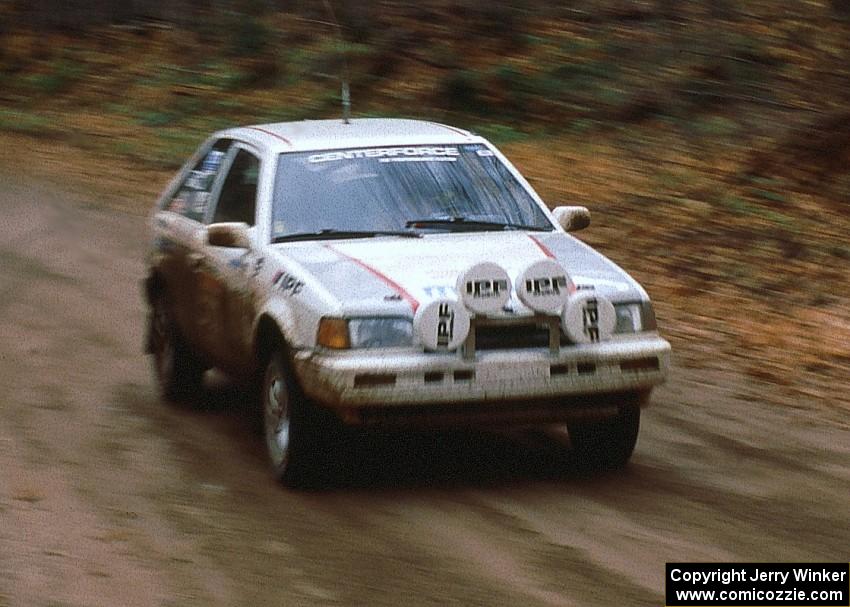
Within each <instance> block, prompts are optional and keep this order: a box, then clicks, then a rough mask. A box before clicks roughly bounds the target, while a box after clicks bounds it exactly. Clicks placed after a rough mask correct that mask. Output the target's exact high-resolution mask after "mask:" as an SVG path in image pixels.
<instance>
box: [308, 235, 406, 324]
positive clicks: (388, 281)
mask: <svg viewBox="0 0 850 607" xmlns="http://www.w3.org/2000/svg"><path fill="white" fill-rule="evenodd" d="M325 247H327V248H328V249H330V250H331V251H333V252H334V253H336V254H337V255H340V256H341V257H345V258H346V259H348V260H350V261H352V262H354V263H356V264H357V265H358V266H360V267H361V268H363V269H364V270H366V271H367V272H369V273H370V274H372V275H373V276H375V277H376V278H379V279H380V280H381V281H383V282H384V283H385V284H386V285H387V286H388V287H390V288H391V289H392V290H393V291H395V292H396V293H397V294H398V295H399V297H401V298H402V299H403V300H405V301H406V302H407V303H409V304H410V307H411V308H413V312H414V313H416V310H417V308H419V300H418V299H416V298H415V297H414V296H413V295H411V294H410V293H408V292H407V291H406V290H405V289H404V287H402V286H401V285H400V284H398V283H397V282H396V281H394V280H393V279H392V278H390V277H389V276H387V275H386V274H384V273H383V272H381V271H380V270H378V269H377V268H373V267H372V266H370V265H369V264H368V263H366V262H365V261H363V260H362V259H357V258H356V257H352V256H351V255H348V254H347V253H343V252H342V251H340V250H339V249H337V248H335V247H333V246H331V245H329V244H326V245H325Z"/></svg>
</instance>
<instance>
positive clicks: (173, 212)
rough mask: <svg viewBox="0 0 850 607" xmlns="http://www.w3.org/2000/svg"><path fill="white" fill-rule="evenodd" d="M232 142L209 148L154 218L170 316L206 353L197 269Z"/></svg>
mask: <svg viewBox="0 0 850 607" xmlns="http://www.w3.org/2000/svg"><path fill="white" fill-rule="evenodd" d="M230 145H231V141H230V140H229V139H219V140H217V141H215V142H212V144H211V145H210V144H207V146H206V147H207V148H208V149H207V150H206V151H204V152H202V154H201V155H200V160H198V162H197V163H196V164H195V165H194V166H193V167H192V168H191V169H190V170H189V171H188V172H187V173H186V175H185V177H184V178H183V180H182V181H181V182H180V183H179V184H178V185H177V186H176V187H175V189H174V192H173V193H172V194H171V195H169V196H166V197H165V198H164V203H163V206H162V208H161V209H159V210H158V211H157V213H156V214H155V216H154V233H155V242H154V251H155V256H156V259H155V261H154V264H153V265H156V266H157V271H158V272H159V274H160V275H161V276H162V277H163V278H164V279H165V285H166V296H167V298H168V303H169V306H170V309H169V312H170V314H171V315H172V318H173V319H174V321H175V322H176V323H177V326H178V329H179V330H180V332H181V334H182V335H183V336H184V338H185V339H187V340H188V341H189V343H190V344H191V345H192V346H193V347H194V348H195V349H197V350H199V351H202V349H201V348H200V346H201V344H200V343H199V340H198V339H197V335H196V333H195V322H194V316H195V310H194V300H195V298H196V295H195V289H196V287H197V284H196V281H195V275H194V269H195V265H196V264H197V261H198V259H200V250H201V241H202V239H203V238H202V237H203V234H204V233H205V228H204V225H203V219H204V217H205V216H206V214H207V207H208V205H209V201H210V194H211V192H212V190H213V187H214V185H215V183H216V181H217V177H218V176H219V173H220V169H221V165H222V161H223V159H224V157H225V153H226V151H227V149H228V148H229V147H230Z"/></svg>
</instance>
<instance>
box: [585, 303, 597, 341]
mask: <svg viewBox="0 0 850 607" xmlns="http://www.w3.org/2000/svg"><path fill="white" fill-rule="evenodd" d="M581 317H582V323H583V325H584V334H585V335H587V336H588V337H589V338H590V341H591V342H597V341H599V306H598V303H597V301H596V298H595V297H594V298H592V299H588V300H587V301H586V302H585V304H584V307H583V308H582V311H581Z"/></svg>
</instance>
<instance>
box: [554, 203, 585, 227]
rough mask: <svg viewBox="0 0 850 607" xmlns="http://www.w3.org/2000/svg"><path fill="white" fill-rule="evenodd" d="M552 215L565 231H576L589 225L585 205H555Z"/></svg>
mask: <svg viewBox="0 0 850 607" xmlns="http://www.w3.org/2000/svg"><path fill="white" fill-rule="evenodd" d="M552 215H554V216H555V220H556V221H557V222H558V225H560V226H561V227H562V228H564V231H565V232H577V231H579V230H583V229H584V228H586V227H587V226H589V225H590V211H588V210H587V207H555V208H554V209H553V210H552Z"/></svg>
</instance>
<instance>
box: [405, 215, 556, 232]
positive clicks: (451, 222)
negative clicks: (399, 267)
mask: <svg viewBox="0 0 850 607" xmlns="http://www.w3.org/2000/svg"><path fill="white" fill-rule="evenodd" d="M404 227H406V228H443V227H445V228H449V229H452V230H455V229H457V230H464V229H467V228H471V229H473V230H491V229H496V230H530V231H534V232H548V231H551V229H552V228H551V227H549V226H547V227H540V226H529V225H523V224H521V223H510V222H503V221H478V220H476V219H467V218H466V217H440V218H436V219H435V218H428V219H411V220H410V221H408V222H407V223H405V224H404Z"/></svg>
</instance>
